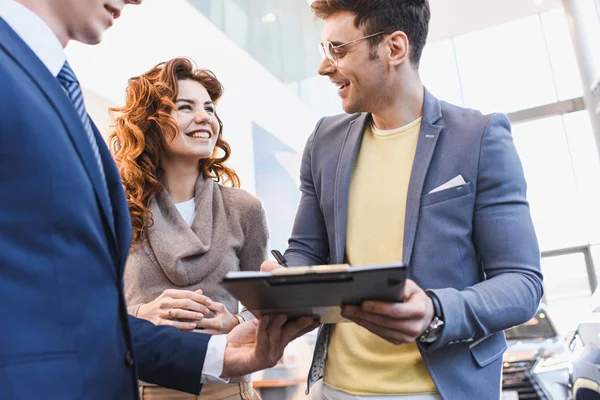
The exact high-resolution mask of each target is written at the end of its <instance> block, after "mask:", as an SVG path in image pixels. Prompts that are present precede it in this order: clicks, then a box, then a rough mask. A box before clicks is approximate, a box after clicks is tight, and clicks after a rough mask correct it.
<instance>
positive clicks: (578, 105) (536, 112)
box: [507, 97, 585, 124]
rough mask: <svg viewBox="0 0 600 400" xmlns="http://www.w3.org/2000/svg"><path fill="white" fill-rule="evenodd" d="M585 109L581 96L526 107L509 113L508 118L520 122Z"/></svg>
mask: <svg viewBox="0 0 600 400" xmlns="http://www.w3.org/2000/svg"><path fill="white" fill-rule="evenodd" d="M582 110H585V103H584V101H583V97H577V98H574V99H570V100H563V101H559V102H557V103H552V104H545V105H543V106H539V107H533V108H528V109H526V110H521V111H516V112H512V113H509V114H508V115H507V116H508V119H509V120H510V122H511V123H512V124H518V123H520V122H527V121H533V120H536V119H541V118H547V117H552V116H555V115H562V114H568V113H571V112H575V111H582Z"/></svg>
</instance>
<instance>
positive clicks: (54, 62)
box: [0, 0, 67, 77]
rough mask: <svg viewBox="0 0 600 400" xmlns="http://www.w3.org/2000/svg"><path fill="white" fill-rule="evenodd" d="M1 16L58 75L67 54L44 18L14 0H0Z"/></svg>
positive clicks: (51, 71) (54, 74)
mask: <svg viewBox="0 0 600 400" xmlns="http://www.w3.org/2000/svg"><path fill="white" fill-rule="evenodd" d="M0 18H2V19H4V21H6V23H7V24H8V25H9V26H10V27H11V28H12V29H13V30H14V31H15V32H16V33H17V35H19V36H20V37H21V39H22V40H23V41H24V42H25V43H26V44H27V46H29V48H31V50H32V51H33V52H34V53H35V55H36V56H38V58H39V59H40V60H41V61H42V63H43V64H44V65H45V66H46V68H48V70H49V71H50V73H51V74H52V75H53V76H54V77H56V76H58V73H59V72H60V70H61V69H62V67H63V65H64V63H65V61H66V60H67V56H66V54H65V50H64V49H63V47H62V45H61V44H60V41H59V40H58V38H57V37H56V35H55V34H54V32H52V29H50V27H49V26H48V25H47V24H46V23H45V22H44V20H42V19H41V18H40V17H39V16H38V15H37V14H35V13H34V12H33V11H31V10H29V9H28V8H27V7H25V6H23V5H22V4H19V3H17V2H16V1H14V0H0Z"/></svg>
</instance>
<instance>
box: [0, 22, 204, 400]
mask: <svg viewBox="0 0 600 400" xmlns="http://www.w3.org/2000/svg"><path fill="white" fill-rule="evenodd" d="M94 132H95V135H96V140H97V142H98V146H99V148H100V153H101V157H102V162H103V164H104V171H105V174H106V180H107V184H108V188H109V193H110V195H109V197H107V196H105V193H106V192H105V191H102V190H100V189H99V188H100V187H101V186H100V185H101V184H102V183H101V179H102V178H101V176H100V171H99V169H98V166H97V163H96V161H95V159H94V155H93V152H92V149H91V146H90V144H89V141H88V139H87V136H86V133H85V131H84V128H83V124H82V123H81V122H80V120H79V118H78V116H77V113H76V111H75V109H74V108H73V106H72V104H71V102H70V100H69V99H68V98H67V96H66V94H65V92H64V91H63V89H62V87H61V85H60V84H59V82H58V81H57V80H56V79H55V78H54V77H53V76H52V74H50V72H49V71H48V69H47V68H46V67H45V66H44V65H43V64H42V62H41V61H40V60H39V59H38V58H37V57H36V55H35V54H34V53H33V52H32V51H31V50H30V48H29V47H28V46H27V45H26V44H25V43H24V42H23V41H22V40H21V39H20V38H19V37H18V35H17V34H16V33H15V32H14V31H13V30H12V29H11V28H10V27H9V26H8V24H6V22H5V21H4V20H3V19H1V18H0V398H2V399H11V400H21V399H22V400H30V399H36V398H47V397H48V396H50V397H51V398H56V399H61V400H68V399H136V398H137V397H138V389H137V378H138V374H137V373H138V372H139V377H140V378H141V379H143V380H145V381H149V382H154V383H157V384H159V385H161V386H166V387H171V388H174V389H178V390H183V391H188V392H191V393H199V391H200V389H201V385H200V378H201V371H202V366H203V363H204V356H205V353H206V347H207V343H208V339H209V338H210V336H208V335H201V334H193V333H185V332H180V331H178V330H176V329H174V328H166V327H156V326H154V325H152V324H150V323H149V322H146V321H142V320H139V319H137V318H133V317H128V315H127V311H126V308H125V301H124V297H123V289H122V288H123V282H122V275H123V267H124V265H125V260H126V259H127V253H128V249H129V245H130V240H131V221H130V219H129V211H128V208H127V203H126V200H125V194H124V191H123V187H122V183H121V180H120V177H119V174H118V171H117V169H116V167H115V164H114V163H113V161H112V158H111V155H110V153H109V151H108V148H107V147H106V145H105V144H104V141H103V139H102V137H101V136H100V133H99V132H98V130H97V129H96V128H95V127H94ZM109 204H110V205H111V206H112V209H113V213H114V220H109V219H108V218H107V215H108V213H107V209H108V207H109ZM134 360H135V361H134ZM135 364H137V372H136V368H135Z"/></svg>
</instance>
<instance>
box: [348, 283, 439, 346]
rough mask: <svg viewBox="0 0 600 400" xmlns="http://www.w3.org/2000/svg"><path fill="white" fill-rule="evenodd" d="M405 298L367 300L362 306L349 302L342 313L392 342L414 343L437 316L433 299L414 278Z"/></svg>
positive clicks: (408, 285) (403, 295)
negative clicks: (349, 304) (385, 300)
mask: <svg viewBox="0 0 600 400" xmlns="http://www.w3.org/2000/svg"><path fill="white" fill-rule="evenodd" d="M402 300H403V303H383V302H379V301H365V302H364V303H363V304H362V306H361V307H355V306H345V307H344V309H343V310H342V316H343V317H344V318H347V319H349V320H351V321H352V322H355V323H357V324H358V325H360V326H362V327H364V328H366V329H368V330H369V331H371V332H373V333H374V334H376V335H377V336H379V337H381V338H383V339H385V340H387V341H388V342H390V343H393V344H403V343H413V342H414V341H415V340H416V339H417V338H418V337H419V336H421V335H422V334H423V332H425V329H427V326H429V324H430V323H431V321H432V320H433V316H434V309H433V302H432V301H431V298H430V297H429V296H427V294H426V293H425V292H424V291H423V289H421V288H420V287H419V286H418V285H417V284H416V283H415V282H413V281H411V280H410V279H407V280H406V284H405V285H404V290H403V291H402Z"/></svg>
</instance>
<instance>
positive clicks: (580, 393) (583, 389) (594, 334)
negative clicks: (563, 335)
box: [569, 290, 600, 400]
mask: <svg viewBox="0 0 600 400" xmlns="http://www.w3.org/2000/svg"><path fill="white" fill-rule="evenodd" d="M569 347H570V349H571V351H572V352H573V360H572V365H571V368H570V371H569V372H570V376H569V389H570V398H571V399H573V400H596V399H600V291H598V290H596V291H595V293H594V295H593V296H592V307H591V312H590V313H588V315H586V316H584V318H583V320H582V322H581V323H580V324H579V326H578V327H577V330H576V331H575V333H574V335H573V338H572V339H571V341H570V344H569Z"/></svg>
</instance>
